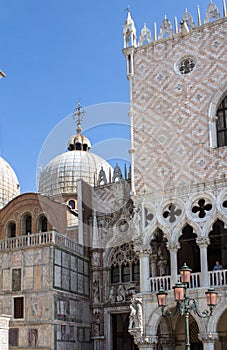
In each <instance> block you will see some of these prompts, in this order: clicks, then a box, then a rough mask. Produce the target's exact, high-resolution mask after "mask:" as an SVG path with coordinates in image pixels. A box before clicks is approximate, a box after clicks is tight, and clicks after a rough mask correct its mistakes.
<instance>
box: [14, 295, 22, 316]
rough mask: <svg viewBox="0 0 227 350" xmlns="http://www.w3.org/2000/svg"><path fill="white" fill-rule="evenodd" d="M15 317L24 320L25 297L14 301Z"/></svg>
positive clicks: (16, 298)
mask: <svg viewBox="0 0 227 350" xmlns="http://www.w3.org/2000/svg"><path fill="white" fill-rule="evenodd" d="M13 308H14V310H13V317H14V318H24V297H15V298H14V299H13Z"/></svg>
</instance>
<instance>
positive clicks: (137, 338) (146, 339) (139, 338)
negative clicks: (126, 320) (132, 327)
mask: <svg viewBox="0 0 227 350" xmlns="http://www.w3.org/2000/svg"><path fill="white" fill-rule="evenodd" d="M130 333H131V335H132V336H133V337H134V342H135V344H136V345H138V347H139V348H140V349H141V348H143V347H148V346H151V347H153V345H155V344H157V343H158V336H155V335H153V336H145V335H142V334H141V333H139V332H133V331H130Z"/></svg>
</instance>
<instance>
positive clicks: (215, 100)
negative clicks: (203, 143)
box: [208, 81, 227, 148]
mask: <svg viewBox="0 0 227 350" xmlns="http://www.w3.org/2000/svg"><path fill="white" fill-rule="evenodd" d="M226 94H227V81H225V82H224V83H223V84H222V85H221V86H220V87H219V88H218V90H217V91H216V93H215V94H214V95H213V97H212V99H211V101H210V104H209V109H208V117H209V137H210V147H211V148H216V147H217V131H216V119H217V117H216V112H217V109H218V106H219V104H220V103H221V101H222V99H223V98H224V97H225V95H226Z"/></svg>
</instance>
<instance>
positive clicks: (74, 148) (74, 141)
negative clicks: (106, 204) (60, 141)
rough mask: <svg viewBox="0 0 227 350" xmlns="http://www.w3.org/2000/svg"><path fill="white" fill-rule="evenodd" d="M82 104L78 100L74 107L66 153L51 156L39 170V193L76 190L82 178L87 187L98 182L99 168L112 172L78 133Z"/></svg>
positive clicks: (46, 193) (55, 193)
mask: <svg viewBox="0 0 227 350" xmlns="http://www.w3.org/2000/svg"><path fill="white" fill-rule="evenodd" d="M83 113H84V111H83V107H82V106H81V105H80V103H78V105H77V107H76V108H75V110H74V117H76V118H77V129H76V131H77V133H76V135H73V136H71V137H70V139H69V142H68V152H65V153H62V154H60V155H59V156H57V157H55V158H54V159H52V160H51V161H50V162H49V163H48V164H47V166H46V168H45V169H44V170H43V172H41V174H40V178H39V192H40V193H42V194H45V195H47V196H50V197H55V196H59V195H62V194H71V193H75V192H76V191H77V190H76V186H77V180H79V179H82V180H83V181H85V182H87V183H88V184H89V185H90V186H94V185H95V184H97V182H98V178H99V173H100V171H101V170H102V173H103V171H104V172H105V174H106V176H108V174H109V173H110V171H111V172H112V171H113V169H112V167H111V166H110V165H109V164H108V163H107V162H106V161H105V160H104V159H103V158H101V157H100V156H98V155H96V154H94V153H91V152H90V148H91V143H90V141H89V139H88V138H87V137H86V136H85V135H83V134H81V131H82V128H81V125H80V122H81V116H82V114H83Z"/></svg>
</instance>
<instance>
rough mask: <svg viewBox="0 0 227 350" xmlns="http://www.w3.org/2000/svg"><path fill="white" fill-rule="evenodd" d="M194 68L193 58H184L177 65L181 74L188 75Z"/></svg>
mask: <svg viewBox="0 0 227 350" xmlns="http://www.w3.org/2000/svg"><path fill="white" fill-rule="evenodd" d="M194 67H195V61H194V59H193V58H185V59H183V60H182V61H181V62H180V64H179V71H180V73H181V74H188V73H190V72H191V71H192V70H193V69H194Z"/></svg>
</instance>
